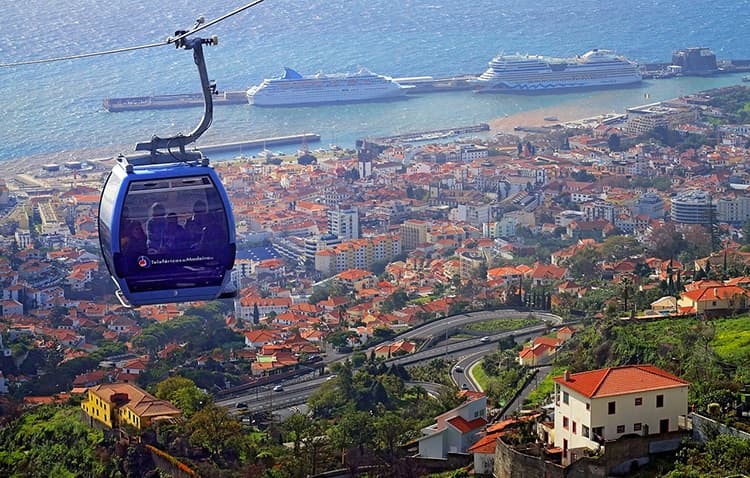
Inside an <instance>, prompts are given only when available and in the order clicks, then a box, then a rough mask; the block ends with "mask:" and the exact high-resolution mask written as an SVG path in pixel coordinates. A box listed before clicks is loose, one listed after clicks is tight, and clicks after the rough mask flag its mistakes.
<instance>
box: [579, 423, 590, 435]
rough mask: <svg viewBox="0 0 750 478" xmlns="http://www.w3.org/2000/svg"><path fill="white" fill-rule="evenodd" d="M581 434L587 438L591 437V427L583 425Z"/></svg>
mask: <svg viewBox="0 0 750 478" xmlns="http://www.w3.org/2000/svg"><path fill="white" fill-rule="evenodd" d="M581 436H582V437H586V438H588V437H589V427H587V426H586V425H581Z"/></svg>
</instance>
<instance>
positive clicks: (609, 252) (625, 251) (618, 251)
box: [602, 236, 643, 260]
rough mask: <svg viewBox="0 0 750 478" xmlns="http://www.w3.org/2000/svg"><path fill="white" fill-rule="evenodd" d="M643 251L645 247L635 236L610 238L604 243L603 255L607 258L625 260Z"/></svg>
mask: <svg viewBox="0 0 750 478" xmlns="http://www.w3.org/2000/svg"><path fill="white" fill-rule="evenodd" d="M642 251H643V247H642V246H641V244H640V243H639V242H638V240H637V239H636V238H635V237H633V236H610V237H608V238H607V239H605V240H604V242H603V243H602V255H603V256H604V257H606V258H613V259H618V260H619V259H625V258H627V257H630V256H634V255H637V254H639V253H641V252H642Z"/></svg>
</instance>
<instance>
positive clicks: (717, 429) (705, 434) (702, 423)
mask: <svg viewBox="0 0 750 478" xmlns="http://www.w3.org/2000/svg"><path fill="white" fill-rule="evenodd" d="M691 418H692V420H693V440H697V441H699V442H706V441H708V440H710V439H712V438H713V437H715V436H716V435H717V434H722V435H731V436H735V437H738V438H744V439H745V440H750V433H746V432H743V431H742V430H737V429H736V428H732V427H728V426H726V425H724V424H722V423H719V422H717V421H716V420H714V419H713V418H709V417H706V416H703V415H699V414H697V413H693V414H692V415H691Z"/></svg>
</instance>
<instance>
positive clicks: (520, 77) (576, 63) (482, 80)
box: [474, 49, 642, 93]
mask: <svg viewBox="0 0 750 478" xmlns="http://www.w3.org/2000/svg"><path fill="white" fill-rule="evenodd" d="M641 79H642V77H641V74H640V72H639V71H638V66H637V65H636V64H635V63H634V62H632V61H630V60H628V59H627V58H625V57H622V56H618V55H616V54H615V53H614V52H612V51H610V50H600V49H594V50H591V51H588V52H586V53H584V54H583V55H580V56H577V57H575V58H551V57H545V56H540V55H518V54H516V55H502V54H501V55H498V56H496V57H495V58H493V59H492V60H491V61H490V62H489V68H488V69H487V71H485V72H484V73H482V74H481V75H480V76H479V77H478V78H477V79H476V80H474V84H475V86H476V87H477V90H478V91H480V92H507V93H534V92H546V91H556V90H565V89H576V88H602V87H616V86H623V85H630V84H634V83H638V82H640V81H641Z"/></svg>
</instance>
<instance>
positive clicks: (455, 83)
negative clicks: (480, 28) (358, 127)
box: [102, 75, 476, 113]
mask: <svg viewBox="0 0 750 478" xmlns="http://www.w3.org/2000/svg"><path fill="white" fill-rule="evenodd" d="M472 79H476V75H459V76H446V77H439V78H433V77H432V76H414V77H408V78H394V79H393V80H394V81H396V82H397V83H399V84H401V85H405V86H412V87H413V88H409V91H408V92H407V94H409V95H413V94H419V93H439V92H443V91H459V90H468V89H471V88H472V85H471V83H470V81H471V80H472ZM213 103H214V106H224V105H247V104H249V103H248V100H247V92H246V91H245V90H241V91H236V90H235V91H223V92H220V93H218V94H216V95H214V96H213ZM102 105H103V106H104V109H106V110H107V111H109V112H110V113H119V112H121V111H140V110H164V109H175V108H197V107H202V106H203V94H202V93H184V94H175V95H155V96H133V97H129V98H105V99H104V100H103V102H102Z"/></svg>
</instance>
